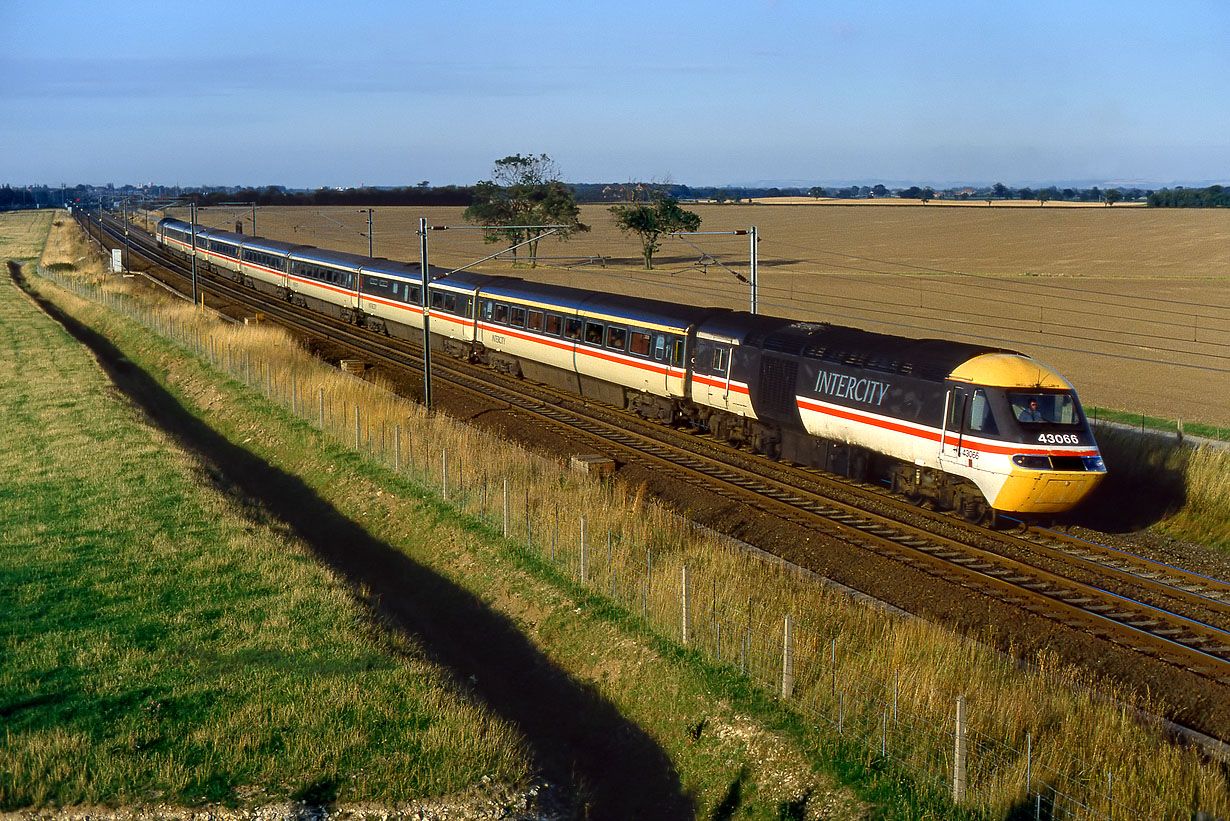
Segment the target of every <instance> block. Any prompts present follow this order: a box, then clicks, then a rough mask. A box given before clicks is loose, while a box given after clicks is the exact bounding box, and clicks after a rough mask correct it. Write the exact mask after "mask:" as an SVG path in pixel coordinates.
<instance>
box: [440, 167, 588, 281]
mask: <svg viewBox="0 0 1230 821" xmlns="http://www.w3.org/2000/svg"><path fill="white" fill-rule="evenodd" d="M462 216H463V217H465V219H466V221H467V222H476V223H478V224H479V225H485V226H489V228H488V230H486V231H484V232H483V239H484V240H485V241H487V242H500V241H507V242H508V244H509V245H510V246H516V245H518V244H519V243H523V242H526V241H527V240H531V238H532V237H533V236H535V235H536V234H539V233H541V232H540V231H539V230H538V229H536V228H528V227H525V226H533V225H563V226H565V227H564V228H561V229H558V230H557V231H556V233H555V236H557V237H558V238H559V239H561V240H564V239H567V238H568V237H570V236H572V235H573V234H574V233H576V232H578V231H588V230H589V226H588V225H585V224H584V223H582V222H581V219H580V217H581V209H580V207H579V206H578V205H577V201H576V197H575V196H574V195H573V192H572V189H571V188H569V187H568V186H567V185H565V184H564V183H562V182H560V180H559V169H558V168H557V167H556V165H555V163H554V162H553V161H552V160H551V158H550V157H548V156H547V155H546V154H539V155H538V156H537V157H535V156H533V155H530V156H526V157H523V156H521V155H520V154H513V155H511V156H508V157H504V158H503V159H500V160H496V161H495V164H494V166H493V167H492V172H491V179H489V180H481V181H479V182H478V184H476V185H475V186H474V200H473V202H471V203H470V206H469V207H468V208H466V210H465V212H464V213H463V214H462ZM499 226H506V227H499ZM526 257H527V259H528V261H529V264H530V267H531V268H532V267H534V266H536V265H537V264H538V240H532V241H530V242H529V245H528V247H527V251H526ZM517 261H518V259H517V249H516V248H515V247H514V248H513V262H514V264H515V263H516V262H517Z"/></svg>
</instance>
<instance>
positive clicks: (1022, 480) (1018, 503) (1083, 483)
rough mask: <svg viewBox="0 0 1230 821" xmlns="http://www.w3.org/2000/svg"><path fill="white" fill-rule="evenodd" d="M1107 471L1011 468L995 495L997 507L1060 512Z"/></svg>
mask: <svg viewBox="0 0 1230 821" xmlns="http://www.w3.org/2000/svg"><path fill="white" fill-rule="evenodd" d="M1105 476H1106V471H1055V470H1047V471H1040V470H1024V469H1021V468H1015V469H1013V471H1012V473H1011V474H1010V475H1009V476H1008V478H1007V479H1006V480H1005V481H1004V485H1003V487H1001V488H1000V490H999V493H997V494H996V495H995V500H994V501H993V502H992V506H993V507H994V508H995V509H996V510H1004V511H1012V512H1016V513H1063V512H1064V511H1067V510H1071V509H1072V508H1074V507H1076V505H1077V504H1079V503H1080V501H1081V500H1082V499H1084V498H1085V497H1086V496H1088V495H1089V494H1090V492H1092V491H1093V489H1094V488H1095V487H1097V485H1098V482H1100V481H1102V478H1103V477H1105Z"/></svg>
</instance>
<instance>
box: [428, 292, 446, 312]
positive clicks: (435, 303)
mask: <svg viewBox="0 0 1230 821" xmlns="http://www.w3.org/2000/svg"><path fill="white" fill-rule="evenodd" d="M428 293H430V294H431V307H432V308H433V309H435V310H439V309H441V308H443V307H444V294H442V293H440V292H439V291H428Z"/></svg>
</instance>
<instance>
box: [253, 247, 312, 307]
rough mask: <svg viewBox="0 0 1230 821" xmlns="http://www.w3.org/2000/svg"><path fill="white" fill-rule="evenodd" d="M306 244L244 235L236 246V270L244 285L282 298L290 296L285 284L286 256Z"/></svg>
mask: <svg viewBox="0 0 1230 821" xmlns="http://www.w3.org/2000/svg"><path fill="white" fill-rule="evenodd" d="M306 247H307V246H304V245H295V244H292V243H289V242H280V241H278V240H276V239H265V238H264V237H244V240H243V245H242V246H241V247H240V249H239V273H240V275H241V276H242V277H243V282H244V284H245V285H247V286H249V287H251V288H256V289H257V290H260V291H264V292H265V293H268V294H273V295H274V296H277V297H280V298H282V299H286V298H287V297H289V296H290V289H289V288H288V287H287V284H286V270H287V267H288V264H287V257H288V256H289V255H290V253H291V252H292V251H296V250H299V249H301V248H306Z"/></svg>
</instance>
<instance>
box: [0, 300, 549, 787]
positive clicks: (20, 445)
mask: <svg viewBox="0 0 1230 821" xmlns="http://www.w3.org/2000/svg"><path fill="white" fill-rule="evenodd" d="M0 374H2V375H0V418H3V419H4V420H5V424H4V425H3V426H0V460H2V461H3V464H4V465H5V471H4V474H3V478H2V479H0V534H2V536H0V543H3V545H4V555H3V561H2V562H0V587H2V588H3V589H4V590H5V591H6V604H5V607H4V608H0V647H3V652H0V715H3V723H4V728H5V732H4V735H3V736H0V762H3V765H2V766H0V807H2V808H5V809H12V808H17V807H24V806H46V805H48V804H78V803H83V802H84V803H91V804H93V803H106V804H129V803H146V802H151V801H167V802H170V803H182V804H189V805H191V804H198V803H201V802H211V801H222V802H231V803H234V802H237V801H240V800H244V801H257V802H259V801H265V800H280V799H285V798H288V797H291V796H295V795H315V796H317V797H326V798H327V797H334V796H336V797H337V798H338V799H339V800H341V799H345V798H348V797H353V796H357V795H361V796H365V797H372V798H378V799H385V800H391V799H393V798H400V799H403V800H404V799H410V798H415V797H419V796H425V795H448V794H451V793H455V792H459V791H462V790H465V789H467V788H469V787H471V786H472V785H475V784H478V783H479V782H480V780H481V779H482V778H483V777H484V776H487V777H488V778H491V779H494V780H496V781H497V782H499V783H501V784H510V785H516V784H522V783H524V782H525V781H526V780H527V779H528V776H529V766H528V763H527V757H526V754H525V749H524V745H523V743H522V740H521V739H520V738H519V736H518V735H517V733H515V732H514V731H512V730H511V729H510V728H509V726H508V725H507V724H506V723H503V722H501V721H499V720H498V719H496V718H494V717H493V716H491V715H490V714H489V712H488V711H486V710H484V709H483V708H482V707H481V706H479V705H476V704H474V703H473V702H472V701H471V700H469V699H467V698H466V697H465V695H464V693H463V692H462V691H461V690H460V688H458V687H457V686H456V685H455V684H453V683H451V682H450V680H449V677H448V676H446V675H445V674H444V673H443V672H442V671H441V670H440V669H439V668H438V667H437V666H436V665H434V664H432V663H430V662H429V661H427V660H425V659H424V657H423V653H422V652H420V649H419V648H417V647H416V646H414V645H413V644H412V643H411V642H409V641H407V640H406V639H405V638H402V637H399V636H398V635H397V634H395V633H394V632H392V631H390V630H387V629H384V628H383V627H381V626H380V625H379V624H377V623H375V622H374V620H373V617H372V613H371V612H370V610H368V609H367V608H365V607H363V606H362V605H361V604H360V603H359V602H357V601H356V600H355V598H354V596H353V595H352V594H351V592H350V591H349V590H347V589H346V588H345V586H344V585H343V584H342V583H341V582H340V581H339V580H338V579H337V578H335V577H334V576H332V575H331V574H330V573H329V572H328V571H326V570H325V569H323V568H322V567H321V566H320V565H319V564H318V563H317V562H315V561H314V560H313V559H312V558H311V557H310V556H309V555H308V553H307V551H306V550H305V548H304V547H303V545H302V544H299V543H297V541H296V540H295V539H294V538H293V536H290V535H288V534H287V533H285V532H284V529H283V528H280V527H278V526H277V525H276V524H275V523H273V522H271V521H268V520H267V519H266V518H265V517H264V516H263V514H262V513H261V512H260V511H259V510H254V509H251V508H245V505H244V504H243V501H242V500H240V499H237V498H234V497H232V496H229V495H228V494H227V493H225V492H224V491H223V490H222V489H220V488H218V487H216V486H215V485H214V481H213V477H211V475H210V473H209V472H208V471H207V470H206V469H204V468H203V467H202V466H201V465H200V464H199V463H197V462H196V461H195V460H194V459H192V458H190V457H189V456H188V455H187V454H185V453H184V452H183V451H182V450H181V449H180V448H179V447H177V446H176V445H175V444H174V443H173V442H172V441H170V440H169V439H168V438H167V437H166V436H165V435H163V434H162V433H160V432H159V431H158V430H156V429H154V428H152V427H150V426H149V425H147V424H145V423H144V422H143V420H142V418H141V416H140V414H139V413H138V412H137V411H136V410H135V409H134V408H133V407H131V406H130V405H129V404H128V403H127V402H126V401H125V400H124V399H123V398H122V397H120V396H118V395H117V393H116V391H115V389H114V388H113V387H112V386H111V384H110V382H109V380H108V379H107V378H106V376H105V375H104V374H103V372H102V370H101V369H100V368H99V366H98V364H97V363H96V361H95V360H94V359H93V358H92V357H91V356H90V354H89V353H88V352H87V350H86V349H85V348H83V347H82V346H81V344H80V343H78V342H77V341H76V340H74V339H72V338H71V337H70V336H69V335H68V334H67V333H65V331H64V330H63V329H62V328H61V327H60V326H59V325H58V324H56V323H55V322H54V321H53V320H52V319H50V318H49V317H47V316H46V315H44V314H43V313H42V312H41V311H40V310H39V309H38V308H37V307H36V306H35V305H34V304H33V303H32V302H30V301H29V300H27V299H26V298H25V297H24V296H23V295H22V293H21V292H20V291H19V290H18V289H17V288H16V287H15V286H14V285H13V284H12V282H11V281H10V280H9V279H8V277H7V276H5V277H4V281H3V284H2V285H0Z"/></svg>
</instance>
